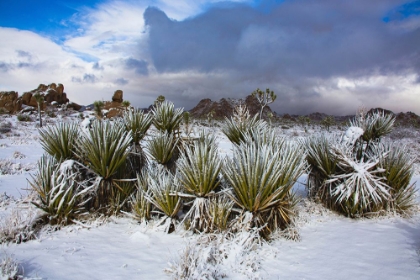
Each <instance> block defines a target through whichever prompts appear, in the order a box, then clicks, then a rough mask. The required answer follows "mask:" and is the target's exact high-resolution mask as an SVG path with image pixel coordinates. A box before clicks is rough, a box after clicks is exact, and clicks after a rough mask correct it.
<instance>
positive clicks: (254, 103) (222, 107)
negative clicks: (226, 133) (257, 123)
mask: <svg viewBox="0 0 420 280" xmlns="http://www.w3.org/2000/svg"><path fill="white" fill-rule="evenodd" d="M240 104H242V105H245V106H246V107H247V108H248V111H249V113H250V115H251V116H254V115H255V114H259V113H260V110H261V105H260V103H259V102H258V100H257V99H256V98H255V97H254V96H252V95H249V96H247V97H246V98H245V100H243V99H232V98H222V99H220V101H212V100H211V99H208V98H207V99H203V100H201V101H200V102H199V103H198V104H197V106H195V107H194V108H193V109H192V110H190V113H191V115H192V116H193V117H194V118H207V117H208V116H210V113H211V115H212V118H213V119H224V118H225V117H227V118H230V117H231V116H232V114H233V112H234V110H235V107H236V106H238V105H240ZM269 112H272V111H271V109H270V107H269V106H267V107H265V108H264V111H263V116H264V117H266V116H267V115H268V113H269Z"/></svg>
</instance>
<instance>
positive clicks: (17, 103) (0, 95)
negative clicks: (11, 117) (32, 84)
mask: <svg viewBox="0 0 420 280" xmlns="http://www.w3.org/2000/svg"><path fill="white" fill-rule="evenodd" d="M21 107H22V101H21V100H19V99H18V93H17V92H16V91H2V92H0V109H1V110H2V111H3V112H6V113H14V112H16V111H19V110H20V108H21Z"/></svg>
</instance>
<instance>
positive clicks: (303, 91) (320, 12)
mask: <svg viewBox="0 0 420 280" xmlns="http://www.w3.org/2000/svg"><path fill="white" fill-rule="evenodd" d="M407 3H411V2H410V1H403V0H371V1H365V0H355V1H336V0H334V1H333V0H321V1H308V0H296V1H284V2H282V3H276V1H262V3H261V5H259V6H258V7H250V6H247V5H243V4H231V5H229V6H228V7H213V8H212V9H210V10H208V11H207V12H205V13H203V14H201V15H198V16H196V17H194V18H188V19H185V20H183V21H175V20H171V19H169V18H168V17H167V16H166V14H165V13H164V12H162V11H160V10H158V9H156V8H152V7H150V8H148V9H147V10H146V11H145V13H144V20H145V23H146V25H147V26H148V27H149V49H150V52H151V58H152V62H153V64H154V66H155V68H156V70H157V71H158V72H160V73H165V72H180V71H188V70H196V71H199V72H204V73H209V72H220V71H222V72H223V71H225V72H226V73H230V75H231V73H236V74H235V75H239V76H240V78H239V79H238V81H242V82H244V81H245V82H247V83H248V84H249V85H251V86H252V85H258V86H259V87H265V86H266V85H269V84H274V83H280V84H281V85H282V86H283V87H284V90H287V92H288V93H287V94H286V93H280V95H284V96H283V97H284V99H285V100H290V102H292V103H293V102H294V104H298V103H299V101H300V100H303V99H306V100H316V99H317V98H319V93H318V92H317V90H316V81H318V80H319V79H321V80H322V79H324V80H325V79H329V78H331V77H339V76H345V77H347V78H358V77H364V76H368V75H372V74H382V75H393V74H396V75H401V74H405V73H408V72H411V73H412V72H413V71H415V72H417V73H420V48H419V47H418V46H420V28H406V27H402V23H403V21H404V20H405V19H408V18H410V17H411V18H412V17H416V16H418V15H416V14H415V13H414V14H407V13H406V14H405V16H404V17H396V16H393V15H394V14H395V13H396V12H399V13H400V14H401V12H400V11H401V10H404V8H401V7H403V5H404V4H407ZM226 78H229V77H226ZM249 90H250V91H252V90H253V88H250V89H249ZM227 94H229V93H227ZM232 97H233V96H232ZM279 108H280V107H279Z"/></svg>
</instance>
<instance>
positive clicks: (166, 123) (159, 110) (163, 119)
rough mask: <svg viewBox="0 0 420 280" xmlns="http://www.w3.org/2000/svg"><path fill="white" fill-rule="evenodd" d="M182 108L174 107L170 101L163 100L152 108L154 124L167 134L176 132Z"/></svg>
mask: <svg viewBox="0 0 420 280" xmlns="http://www.w3.org/2000/svg"><path fill="white" fill-rule="evenodd" d="M183 112H184V109H183V108H177V109H174V104H173V103H172V102H168V101H164V102H162V103H159V104H157V105H156V107H155V108H153V109H152V113H153V116H154V119H153V124H154V126H155V127H156V128H157V129H158V130H160V131H162V132H166V133H168V134H173V133H176V130H179V125H180V123H181V121H182V118H183Z"/></svg>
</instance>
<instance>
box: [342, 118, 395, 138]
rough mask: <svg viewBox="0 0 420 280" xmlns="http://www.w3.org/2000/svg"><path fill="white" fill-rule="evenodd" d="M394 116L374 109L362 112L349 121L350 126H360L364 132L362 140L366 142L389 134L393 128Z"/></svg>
mask: <svg viewBox="0 0 420 280" xmlns="http://www.w3.org/2000/svg"><path fill="white" fill-rule="evenodd" d="M394 122H395V116H393V115H391V114H385V112H383V111H382V112H380V111H375V112H373V113H371V114H367V115H364V114H363V113H362V114H361V115H359V116H358V117H356V118H355V119H354V120H352V121H350V126H354V127H360V128H362V129H363V131H364V133H363V135H362V137H361V138H362V140H363V141H365V142H366V143H370V142H372V141H375V140H378V139H380V138H381V137H383V136H385V135H387V134H389V133H390V132H391V131H392V129H393V128H394Z"/></svg>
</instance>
